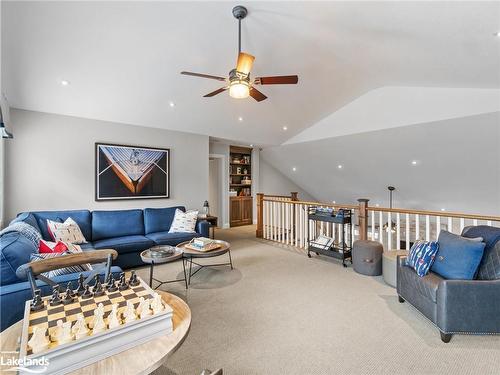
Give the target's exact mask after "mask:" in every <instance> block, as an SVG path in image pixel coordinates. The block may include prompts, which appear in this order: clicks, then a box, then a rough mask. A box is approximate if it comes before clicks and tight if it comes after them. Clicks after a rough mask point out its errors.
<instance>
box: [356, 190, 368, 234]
mask: <svg viewBox="0 0 500 375" xmlns="http://www.w3.org/2000/svg"><path fill="white" fill-rule="evenodd" d="M368 201H369V199H366V198H360V199H358V203H359V215H358V218H359V239H360V240H367V239H368Z"/></svg>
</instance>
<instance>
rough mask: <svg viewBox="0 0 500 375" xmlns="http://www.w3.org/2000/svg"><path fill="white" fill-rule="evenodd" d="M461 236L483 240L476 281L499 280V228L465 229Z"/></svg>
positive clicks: (479, 226) (480, 226)
mask: <svg viewBox="0 0 500 375" xmlns="http://www.w3.org/2000/svg"><path fill="white" fill-rule="evenodd" d="M462 236H464V237H475V236H482V237H483V238H484V243H485V246H484V253H483V259H482V260H481V263H480V264H479V268H478V270H477V279H478V280H500V228H497V227H490V226H488V225H478V226H471V227H465V228H464V230H463V231H462Z"/></svg>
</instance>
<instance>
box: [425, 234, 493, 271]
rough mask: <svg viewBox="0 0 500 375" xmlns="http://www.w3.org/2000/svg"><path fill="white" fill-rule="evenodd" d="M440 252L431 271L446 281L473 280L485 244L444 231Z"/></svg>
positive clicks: (440, 242) (441, 235) (441, 236)
mask: <svg viewBox="0 0 500 375" xmlns="http://www.w3.org/2000/svg"><path fill="white" fill-rule="evenodd" d="M438 243H439V250H438V252H437V255H436V259H435V261H434V264H433V265H432V267H431V271H432V272H435V273H437V274H438V275H441V276H442V277H444V278H445V279H456V280H472V279H474V275H475V274H476V271H477V268H478V267H479V263H480V262H481V258H482V257H483V252H484V245H485V244H484V242H478V241H473V240H470V239H467V238H464V237H462V236H459V235H456V234H453V233H450V232H447V231H445V230H442V231H441V233H439V238H438Z"/></svg>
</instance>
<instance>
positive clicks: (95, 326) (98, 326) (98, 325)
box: [92, 303, 106, 335]
mask: <svg viewBox="0 0 500 375" xmlns="http://www.w3.org/2000/svg"><path fill="white" fill-rule="evenodd" d="M104 330H106V324H105V323H104V305H103V304H102V303H100V304H99V305H97V309H95V310H94V319H93V321H92V334H94V335H95V334H96V333H99V332H102V331H104Z"/></svg>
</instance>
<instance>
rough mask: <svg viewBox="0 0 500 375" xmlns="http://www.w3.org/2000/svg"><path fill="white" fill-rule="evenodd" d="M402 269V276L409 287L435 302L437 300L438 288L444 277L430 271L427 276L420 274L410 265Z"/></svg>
mask: <svg viewBox="0 0 500 375" xmlns="http://www.w3.org/2000/svg"><path fill="white" fill-rule="evenodd" d="M400 271H401V272H400V274H399V275H400V277H401V278H402V279H403V280H404V281H403V282H404V283H405V284H406V285H408V286H409V288H411V289H413V290H415V291H416V292H418V294H420V295H421V296H422V297H424V298H427V299H428V300H430V301H432V302H434V303H436V302H437V290H438V287H439V284H440V283H441V281H442V280H443V278H442V277H440V276H439V275H436V274H435V273H433V272H429V273H428V274H427V275H425V276H418V275H417V273H416V272H415V270H414V269H413V268H411V267H410V266H403V267H401V270H400ZM410 302H411V301H410Z"/></svg>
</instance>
